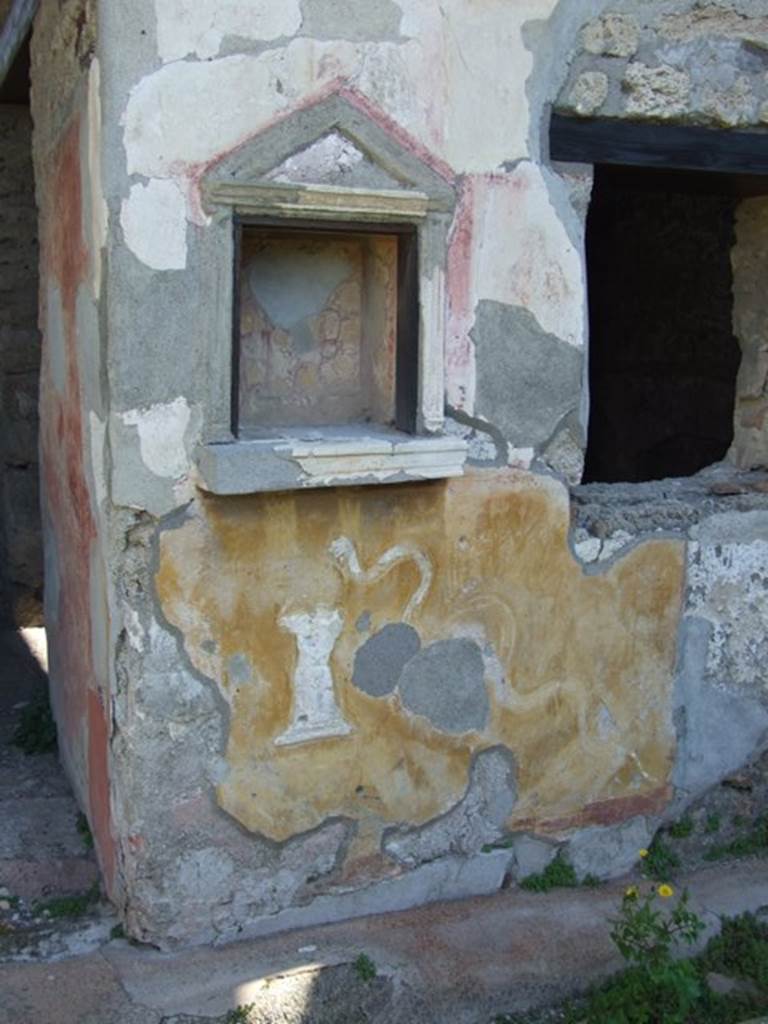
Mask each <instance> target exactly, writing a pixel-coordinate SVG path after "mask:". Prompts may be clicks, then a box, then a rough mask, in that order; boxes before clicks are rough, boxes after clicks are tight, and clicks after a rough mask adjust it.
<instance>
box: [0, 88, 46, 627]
mask: <svg viewBox="0 0 768 1024" xmlns="http://www.w3.org/2000/svg"><path fill="white" fill-rule="evenodd" d="M31 133H32V122H31V119H30V116H29V111H28V110H27V108H26V107H20V106H5V105H0V473H1V474H2V475H1V477H0V502H1V504H0V521H1V523H2V526H1V528H2V533H3V536H2V543H3V546H4V551H3V561H2V568H0V573H1V574H2V575H0V594H1V595H2V597H1V600H2V606H1V607H0V614H2V615H3V616H6V617H10V618H13V619H15V620H16V621H17V622H19V623H20V624H21V625H35V624H39V623H40V622H41V616H42V604H41V598H42V582H43V573H42V541H41V528H40V511H39V492H38V458H37V437H38V414H37V403H38V376H39V370H40V335H39V332H38V329H37V291H38V270H37V262H38V253H37V210H36V207H35V193H34V181H33V176H32V152H31Z"/></svg>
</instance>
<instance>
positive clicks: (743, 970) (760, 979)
mask: <svg viewBox="0 0 768 1024" xmlns="http://www.w3.org/2000/svg"><path fill="white" fill-rule="evenodd" d="M698 959H699V963H700V965H701V968H702V970H703V971H715V972H717V973H719V974H725V975H728V976H729V977H736V978H745V979H747V980H749V981H754V982H756V984H757V985H759V986H760V988H762V989H763V990H764V991H765V993H766V995H767V996H768V925H765V924H761V923H760V922H759V921H758V920H757V918H756V917H754V915H752V914H742V915H741V916H740V917H731V918H724V919H723V926H722V930H721V932H720V934H719V935H715V936H714V938H712V939H710V940H709V942H708V943H707V948H706V949H705V950H704V952H703V953H702V954H701V956H700V957H699V958H698Z"/></svg>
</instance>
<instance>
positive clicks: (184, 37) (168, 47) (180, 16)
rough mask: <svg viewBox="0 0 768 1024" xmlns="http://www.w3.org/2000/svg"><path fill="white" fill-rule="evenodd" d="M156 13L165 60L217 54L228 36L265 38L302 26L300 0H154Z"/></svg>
mask: <svg viewBox="0 0 768 1024" xmlns="http://www.w3.org/2000/svg"><path fill="white" fill-rule="evenodd" d="M155 14H156V17H157V52H158V54H159V56H160V59H161V60H162V61H163V63H167V62H168V61H173V60H180V59H182V58H183V57H187V56H189V55H190V54H192V55H194V56H195V57H200V58H202V59H207V58H209V57H216V56H217V55H218V53H219V49H220V47H221V44H222V41H223V40H224V39H225V38H226V37H227V36H237V37H238V38H240V39H253V40H259V41H264V40H271V39H277V38H279V37H280V36H292V35H294V34H295V33H296V32H297V31H298V30H299V28H300V27H301V4H300V2H299V0H279V2H277V3H275V0H155Z"/></svg>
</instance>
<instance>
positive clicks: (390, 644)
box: [352, 622, 421, 697]
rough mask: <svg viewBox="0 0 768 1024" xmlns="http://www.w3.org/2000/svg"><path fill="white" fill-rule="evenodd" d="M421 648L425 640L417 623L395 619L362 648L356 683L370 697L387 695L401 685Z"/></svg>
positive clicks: (354, 670) (356, 672) (354, 675)
mask: <svg viewBox="0 0 768 1024" xmlns="http://www.w3.org/2000/svg"><path fill="white" fill-rule="evenodd" d="M420 648H421V640H420V639H419V634H418V633H417V632H416V630H415V629H414V628H413V626H408V625H406V624H405V623H404V622H392V623H390V624H389V625H387V626H384V628H383V629H380V630H379V631H378V632H377V633H374V634H373V636H372V637H370V638H369V639H368V640H366V641H365V643H364V644H363V646H362V647H360V648H359V649H358V651H357V654H356V655H355V664H354V668H353V670H352V682H353V683H354V684H355V686H356V687H357V688H358V690H362V691H363V693H367V694H368V695H369V697H386V696H387V694H388V693H392V691H393V690H394V689H395V687H396V686H397V681H398V679H399V678H400V674H401V672H402V671H403V668H404V667H405V665H406V663H407V662H408V661H410V659H411V658H412V657H413V656H414V655H415V654H418V652H419V649H420Z"/></svg>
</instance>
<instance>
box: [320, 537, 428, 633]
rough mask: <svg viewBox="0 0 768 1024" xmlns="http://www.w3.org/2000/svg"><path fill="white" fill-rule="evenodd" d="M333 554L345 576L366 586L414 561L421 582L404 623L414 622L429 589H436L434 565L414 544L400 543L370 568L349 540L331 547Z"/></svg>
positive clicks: (408, 607) (408, 605)
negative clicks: (364, 566)
mask: <svg viewBox="0 0 768 1024" xmlns="http://www.w3.org/2000/svg"><path fill="white" fill-rule="evenodd" d="M330 553H331V555H332V556H333V558H334V559H335V561H336V562H337V563H338V566H339V568H340V570H341V571H342V572H343V573H344V574H345V575H349V576H351V577H352V579H354V580H355V582H357V583H366V584H371V583H375V582H376V581H377V580H379V579H381V577H382V576H385V575H386V574H387V573H388V572H389V570H390V569H391V568H392V567H393V566H394V565H398V564H399V563H400V562H411V561H412V562H414V563H415V564H416V567H417V569H418V570H419V583H418V586H417V587H416V589H415V590H414V592H413V594H411V596H410V598H409V600H408V604H407V605H406V606H405V609H404V610H403V614H402V621H403V622H409V621H410V619H411V618H412V616H413V613H414V612H415V611H416V609H417V608H418V607H419V606H420V605H421V604H423V602H424V599H425V598H426V596H427V594H428V593H429V588H430V587H431V586H432V577H433V575H434V570H433V568H432V563H431V561H430V560H429V558H428V557H427V555H426V554H425V553H424V551H422V550H421V548H417V547H414V546H413V545H411V544H396V545H395V546H394V547H391V548H388V549H387V550H386V551H385V552H384V554H383V555H382V556H381V557H380V558H379V559H378V560H377V561H375V562H374V563H373V565H371V566H370V567H369V568H368V569H363V567H362V566H361V565H360V559H359V557H358V554H357V548H356V547H355V545H354V543H353V542H352V541H351V540H350V539H349V537H337V538H336V540H334V541H333V543H332V544H331V547H330Z"/></svg>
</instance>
